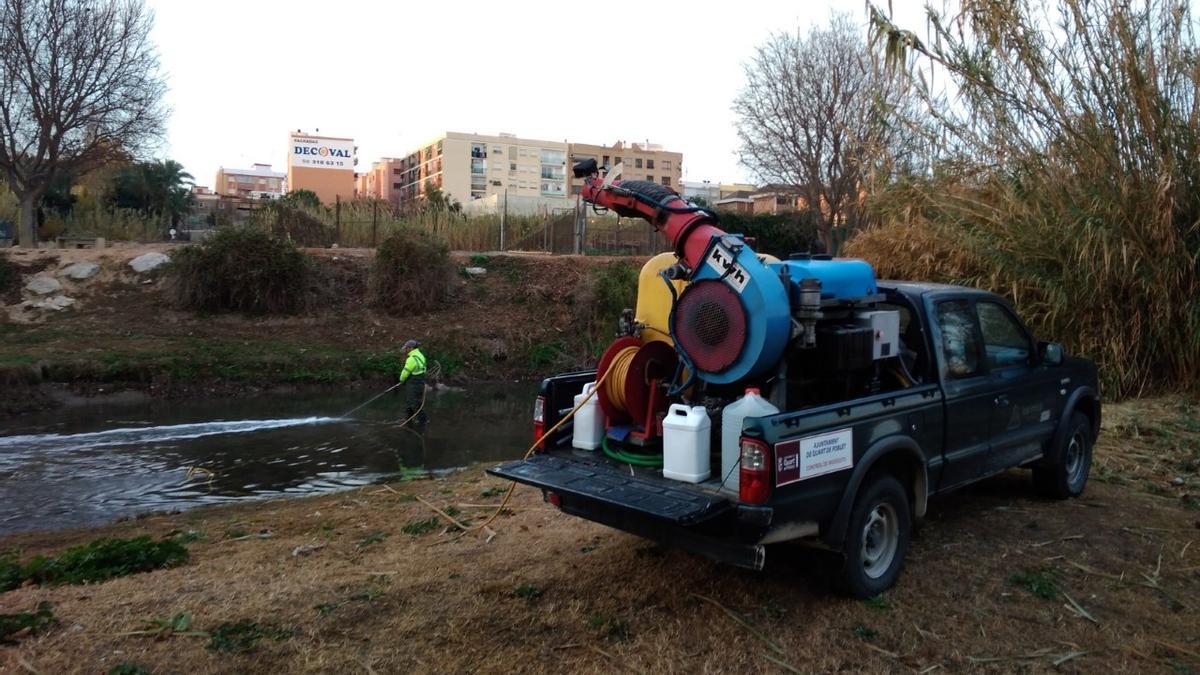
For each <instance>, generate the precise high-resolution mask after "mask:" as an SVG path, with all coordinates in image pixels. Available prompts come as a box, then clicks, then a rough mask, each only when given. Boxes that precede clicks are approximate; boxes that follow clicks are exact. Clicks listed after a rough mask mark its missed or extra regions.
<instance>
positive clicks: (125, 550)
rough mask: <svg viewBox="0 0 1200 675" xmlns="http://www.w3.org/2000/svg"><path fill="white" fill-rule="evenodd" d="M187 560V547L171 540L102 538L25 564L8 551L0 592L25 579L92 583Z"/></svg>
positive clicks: (0, 568) (2, 562)
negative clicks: (54, 555)
mask: <svg viewBox="0 0 1200 675" xmlns="http://www.w3.org/2000/svg"><path fill="white" fill-rule="evenodd" d="M187 560H188V551H187V548H186V547H185V546H184V545H183V544H181V543H180V542H178V541H175V540H173V539H163V540H160V541H155V540H153V539H151V538H150V537H149V536H143V537H137V538H134V539H107V538H101V539H96V540H95V541H92V542H91V543H88V544H84V545H82V546H73V547H71V548H69V549H67V550H66V551H63V552H62V553H61V554H60V555H58V556H56V557H46V556H40V555H39V556H36V557H34V558H33V559H32V560H30V561H29V562H28V563H25V564H24V565H22V564H20V563H19V562H17V560H16V558H15V557H14V556H12V555H11V554H10V555H9V556H8V557H6V558H4V559H3V560H0V592H3V591H7V590H12V589H14V588H16V587H18V586H20V585H21V584H23V583H25V581H26V580H28V581H32V582H34V583H37V584H50V585H58V584H83V583H94V582H98V581H106V580H108V579H113V578H115V577H123V576H127V575H129V574H137V573H139V572H150V571H153V570H156V569H162V568H164V567H173V566H175V565H180V564H182V563H184V562H187Z"/></svg>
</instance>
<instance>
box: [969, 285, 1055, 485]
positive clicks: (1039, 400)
mask: <svg viewBox="0 0 1200 675" xmlns="http://www.w3.org/2000/svg"><path fill="white" fill-rule="evenodd" d="M975 311H976V312H977V314H978V315H979V328H980V333H981V334H982V335H983V347H984V354H985V362H986V365H987V370H988V375H989V377H990V378H991V379H992V381H993V383H994V385H995V389H994V391H995V397H994V399H993V404H994V407H993V410H992V419H991V424H990V426H989V428H990V433H991V437H992V439H991V451H990V452H989V453H988V461H987V469H986V471H987V473H989V474H991V473H999V472H1001V471H1004V470H1005V469H1007V468H1009V467H1012V466H1016V465H1018V464H1021V463H1022V462H1025V461H1027V460H1030V459H1034V458H1036V457H1038V456H1039V455H1040V454H1041V452H1042V443H1043V442H1044V441H1045V440H1046V439H1047V438H1049V437H1050V435H1051V434H1053V433H1054V427H1055V423H1056V422H1057V421H1058V420H1057V419H1055V415H1054V412H1053V411H1052V410H1051V407H1050V406H1048V405H1047V402H1046V400H1045V398H1046V394H1047V392H1053V391H1054V389H1055V387H1056V385H1055V384H1054V383H1053V382H1051V381H1050V378H1052V377H1053V376H1054V373H1051V372H1049V371H1048V370H1047V369H1046V368H1044V367H1038V366H1034V365H1033V357H1034V354H1035V351H1034V342H1033V339H1032V338H1031V337H1030V336H1029V333H1028V331H1026V330H1025V327H1024V326H1023V325H1021V322H1020V320H1018V319H1017V317H1016V315H1014V314H1013V312H1012V310H1010V309H1009V308H1008V307H1006V306H1005V305H1003V304H1001V303H999V302H995V301H990V300H978V301H976V302H975Z"/></svg>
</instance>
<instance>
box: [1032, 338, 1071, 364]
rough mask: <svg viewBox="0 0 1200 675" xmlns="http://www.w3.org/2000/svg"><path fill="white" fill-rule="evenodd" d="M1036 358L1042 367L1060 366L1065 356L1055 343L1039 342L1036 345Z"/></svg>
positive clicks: (1059, 346) (1060, 347)
mask: <svg viewBox="0 0 1200 675" xmlns="http://www.w3.org/2000/svg"><path fill="white" fill-rule="evenodd" d="M1038 356H1039V357H1040V359H1041V362H1042V364H1043V365H1047V366H1061V365H1062V364H1063V359H1064V357H1065V354H1064V353H1063V348H1062V345H1060V344H1058V343H1057V342H1041V343H1039V344H1038Z"/></svg>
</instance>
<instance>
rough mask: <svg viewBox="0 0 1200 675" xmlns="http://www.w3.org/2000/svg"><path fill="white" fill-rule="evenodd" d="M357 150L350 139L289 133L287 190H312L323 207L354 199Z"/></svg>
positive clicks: (299, 132)
mask: <svg viewBox="0 0 1200 675" xmlns="http://www.w3.org/2000/svg"><path fill="white" fill-rule="evenodd" d="M357 151H358V148H357V147H355V145H354V140H353V139H350V138H337V137H333V136H317V135H313V134H306V133H303V132H301V131H299V130H297V131H295V132H293V133H290V134H288V165H287V188H288V190H289V191H295V190H311V191H312V192H315V193H316V195H317V197H319V198H320V199H321V201H322V202H324V203H326V204H332V203H333V202H334V201H336V200H338V199H343V200H348V199H353V198H354V186H355V180H354V166H355V165H356V164H357V163H358V158H357V157H356V153H357Z"/></svg>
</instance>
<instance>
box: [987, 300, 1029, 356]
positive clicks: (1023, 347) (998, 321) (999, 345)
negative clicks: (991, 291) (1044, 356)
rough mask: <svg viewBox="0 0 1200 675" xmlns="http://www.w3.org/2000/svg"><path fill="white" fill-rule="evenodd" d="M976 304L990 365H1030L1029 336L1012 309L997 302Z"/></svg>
mask: <svg viewBox="0 0 1200 675" xmlns="http://www.w3.org/2000/svg"><path fill="white" fill-rule="evenodd" d="M975 308H976V310H977V311H978V312H979V329H980V331H982V333H983V345H984V350H985V352H986V354H987V365H988V369H989V370H996V369H998V368H1011V367H1013V366H1024V365H1029V355H1030V353H1031V350H1030V344H1029V337H1028V336H1027V335H1026V334H1025V330H1024V329H1023V328H1021V324H1020V323H1019V322H1018V321H1017V319H1016V317H1014V316H1013V315H1012V312H1010V311H1008V309H1007V308H1006V307H1004V306H1002V305H1000V304H999V303H996V302H977V303H975Z"/></svg>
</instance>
